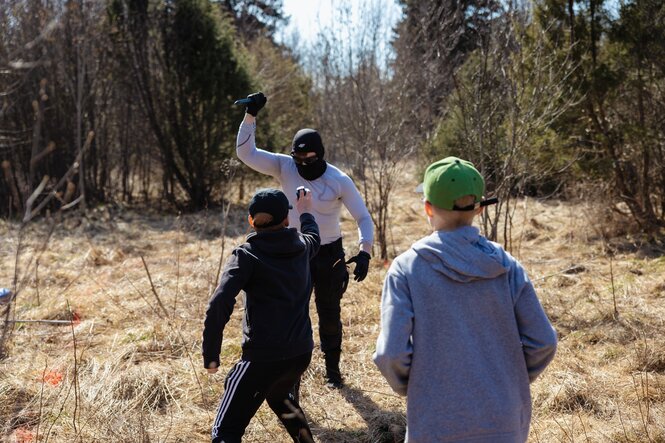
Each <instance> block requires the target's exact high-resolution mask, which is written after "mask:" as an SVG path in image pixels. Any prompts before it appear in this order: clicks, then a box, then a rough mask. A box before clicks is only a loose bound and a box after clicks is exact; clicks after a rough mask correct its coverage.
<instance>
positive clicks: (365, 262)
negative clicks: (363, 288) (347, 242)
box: [346, 251, 372, 281]
mask: <svg viewBox="0 0 665 443" xmlns="http://www.w3.org/2000/svg"><path fill="white" fill-rule="evenodd" d="M371 258H372V256H371V255H369V254H368V253H367V252H365V251H360V252H359V253H358V255H356V256H355V257H351V258H350V259H349V260H348V261H347V262H346V264H347V265H348V264H349V263H355V264H356V269H354V270H353V279H354V280H355V281H363V280H365V277H367V271H368V270H369V260H370V259H371Z"/></svg>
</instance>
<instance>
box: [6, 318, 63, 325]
mask: <svg viewBox="0 0 665 443" xmlns="http://www.w3.org/2000/svg"><path fill="white" fill-rule="evenodd" d="M3 321H4V322H5V323H45V324H53V325H68V324H70V323H71V321H70V320H39V319H37V320H33V319H18V320H3Z"/></svg>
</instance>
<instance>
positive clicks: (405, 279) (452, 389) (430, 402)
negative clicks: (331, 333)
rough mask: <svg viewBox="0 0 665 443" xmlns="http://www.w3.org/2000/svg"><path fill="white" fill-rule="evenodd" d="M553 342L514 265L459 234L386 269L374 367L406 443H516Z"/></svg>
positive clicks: (431, 239)
mask: <svg viewBox="0 0 665 443" xmlns="http://www.w3.org/2000/svg"><path fill="white" fill-rule="evenodd" d="M556 343H557V338H556V332H555V331H554V329H553V328H552V325H551V324H550V322H549V320H548V319H547V316H546V315H545V312H544V311H543V308H542V306H541V304H540V302H539V301H538V298H537V296H536V293H535V291H534V289H533V285H532V284H531V282H530V281H529V278H528V277H527V275H526V272H525V271H524V269H523V268H522V266H521V265H520V264H519V263H518V262H517V260H515V259H514V258H513V257H512V256H510V254H508V253H507V252H506V251H504V250H503V248H501V246H499V245H498V244H496V243H492V242H490V241H488V240H487V239H486V238H485V237H483V236H481V235H480V234H479V231H478V229H477V228H475V227H472V226H467V227H463V228H459V229H457V230H454V231H447V232H444V231H437V232H434V233H433V234H431V235H429V236H427V237H425V238H423V239H421V240H419V241H418V242H416V243H415V244H413V245H412V247H411V249H409V250H408V251H406V252H405V253H403V254H401V255H400V256H399V257H397V258H396V259H395V261H394V262H393V263H392V265H391V267H390V270H389V271H388V274H387V276H386V279H385V282H384V286H383V296H382V301H381V333H380V335H379V338H378V341H377V345H376V353H375V354H374V362H375V363H376V365H377V366H378V368H379V370H380V371H381V373H382V374H383V375H384V376H385V377H386V379H387V381H388V383H389V384H390V386H391V387H392V388H393V390H394V391H395V392H397V393H399V394H401V395H406V396H407V441H408V442H409V443H421V442H453V441H455V442H456V441H463V442H467V443H468V442H483V443H489V442H492V443H502V442H506V443H508V442H524V441H526V439H527V435H528V433H529V423H530V421H531V396H530V392H529V383H530V382H532V381H534V380H535V379H536V377H537V376H538V375H539V374H540V373H541V372H542V371H543V370H544V369H545V367H546V366H547V365H548V364H549V363H550V362H551V361H552V358H554V353H555V351H556Z"/></svg>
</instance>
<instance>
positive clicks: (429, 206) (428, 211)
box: [425, 201, 434, 217]
mask: <svg viewBox="0 0 665 443" xmlns="http://www.w3.org/2000/svg"><path fill="white" fill-rule="evenodd" d="M425 214H427V216H428V217H433V216H434V210H433V209H432V204H431V203H430V202H428V201H425Z"/></svg>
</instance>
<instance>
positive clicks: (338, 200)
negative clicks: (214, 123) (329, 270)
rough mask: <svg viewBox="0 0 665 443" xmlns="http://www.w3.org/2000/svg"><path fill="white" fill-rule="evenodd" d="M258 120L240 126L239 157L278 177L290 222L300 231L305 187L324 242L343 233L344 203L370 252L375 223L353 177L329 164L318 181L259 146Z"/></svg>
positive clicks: (289, 160)
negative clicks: (298, 204)
mask: <svg viewBox="0 0 665 443" xmlns="http://www.w3.org/2000/svg"><path fill="white" fill-rule="evenodd" d="M255 131H256V124H255V123H245V122H243V123H242V124H241V125H240V129H239V131H238V138H237V141H236V152H237V154H238V158H239V159H240V160H241V161H242V162H243V163H245V164H246V165H247V166H249V167H250V168H252V169H254V170H255V171H258V172H260V173H262V174H268V175H271V176H273V177H275V178H276V179H277V180H278V181H279V183H280V185H281V186H282V190H283V191H284V193H285V194H286V196H287V198H288V199H289V202H290V203H291V206H293V208H294V209H291V210H290V211H289V225H290V226H292V227H295V228H297V229H298V230H300V214H299V213H298V211H297V210H296V209H295V200H296V189H297V188H298V187H299V186H305V187H306V188H309V189H310V190H311V191H312V196H313V199H312V210H311V213H312V214H313V215H314V217H315V219H316V222H317V224H318V225H319V232H320V235H321V244H322V245H326V244H328V243H332V242H334V241H335V240H337V239H339V238H340V237H341V236H342V231H341V228H340V224H339V222H340V214H341V211H342V205H344V206H345V207H346V208H347V209H348V210H349V213H350V214H351V216H352V217H353V218H354V219H355V221H356V223H357V224H358V242H359V244H360V246H361V248H362V249H363V250H364V251H366V252H370V251H371V249H372V243H373V241H374V225H373V223H372V218H371V217H370V215H369V211H368V210H367V207H366V206H365V202H363V199H362V197H361V196H360V193H359V192H358V189H357V188H356V186H355V185H354V183H353V181H352V180H351V178H350V177H349V176H348V175H346V174H345V173H343V172H342V171H340V170H339V169H337V168H336V167H335V166H333V165H331V164H330V163H328V167H327V168H326V172H325V173H324V174H323V175H322V176H321V177H319V178H317V179H316V180H312V181H309V180H306V179H304V178H302V177H301V176H300V174H298V169H297V168H296V165H295V162H294V161H293V159H292V158H291V157H290V156H288V155H284V154H277V153H273V152H268V151H264V150H263V149H257V148H256V141H255V137H254V133H255Z"/></svg>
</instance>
